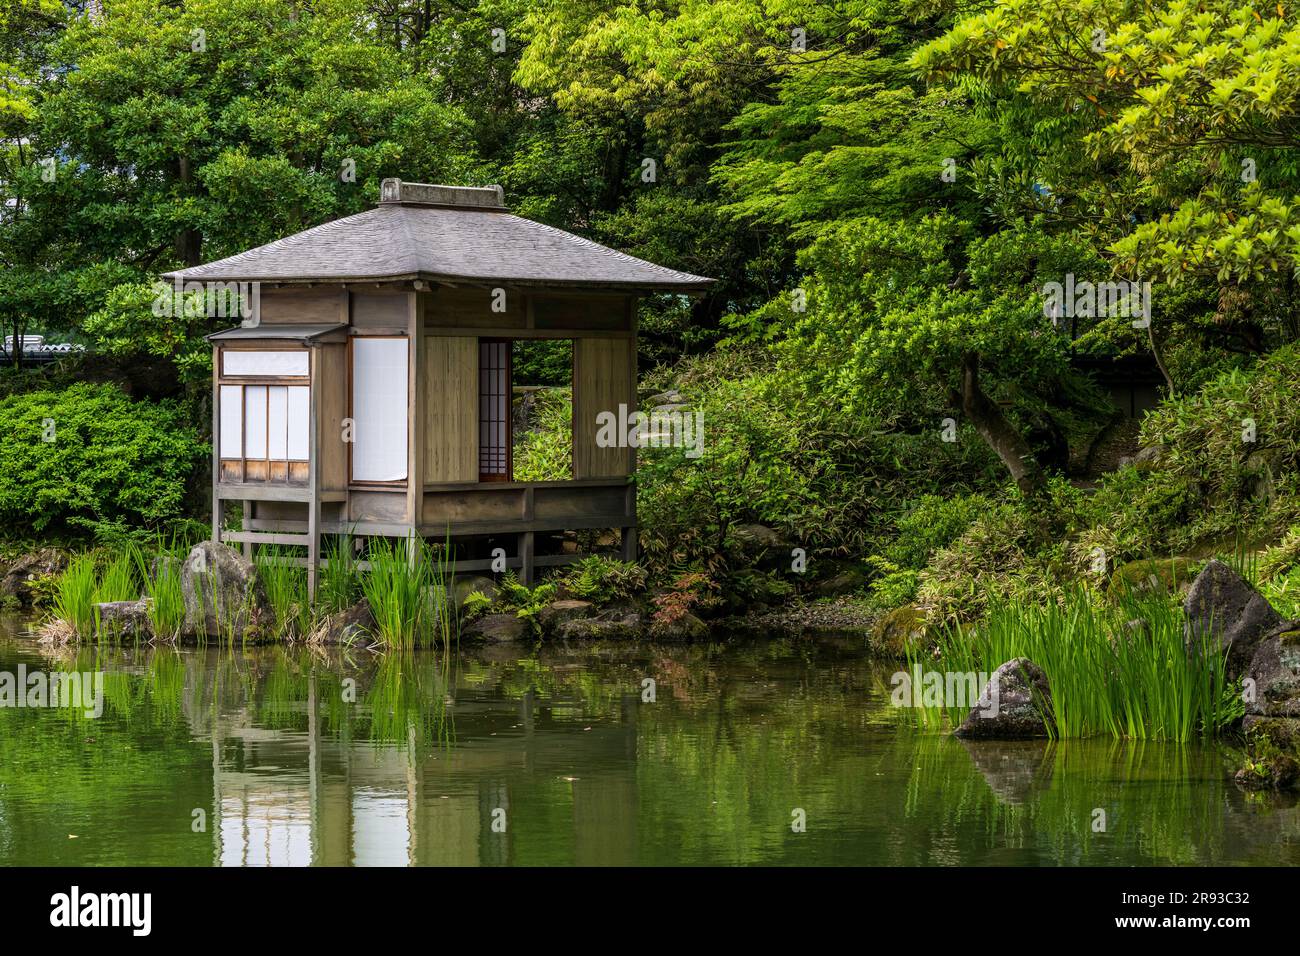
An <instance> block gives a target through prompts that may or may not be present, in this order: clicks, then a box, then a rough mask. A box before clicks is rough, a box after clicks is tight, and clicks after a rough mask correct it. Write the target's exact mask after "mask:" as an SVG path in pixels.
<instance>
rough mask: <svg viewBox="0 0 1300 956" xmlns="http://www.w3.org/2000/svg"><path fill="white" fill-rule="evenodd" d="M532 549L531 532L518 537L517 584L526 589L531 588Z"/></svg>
mask: <svg viewBox="0 0 1300 956" xmlns="http://www.w3.org/2000/svg"><path fill="white" fill-rule="evenodd" d="M533 547H534V541H533V532H531V531H525V532H523V533H522V534H520V535H519V583H520V584H523V585H525V586H526V587H532V586H533Z"/></svg>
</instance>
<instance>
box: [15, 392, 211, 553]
mask: <svg viewBox="0 0 1300 956" xmlns="http://www.w3.org/2000/svg"><path fill="white" fill-rule="evenodd" d="M207 454H208V447H207V445H205V444H204V443H203V442H202V440H201V436H200V432H199V429H198V428H197V427H196V425H195V423H194V422H193V421H192V418H191V416H190V415H189V414H188V413H187V412H186V411H185V410H184V409H183V407H182V406H181V405H180V404H178V403H175V402H148V401H138V402H133V401H131V399H129V398H128V397H127V396H126V395H125V394H123V392H122V391H121V390H120V389H119V388H117V387H116V386H114V385H106V384H101V385H92V384H88V383H79V384H76V385H73V386H71V387H70V388H66V389H62V390H58V391H53V390H50V391H39V392H28V393H26V394H19V395H11V396H9V397H7V398H3V399H0V526H3V529H4V531H3V533H4V534H6V535H9V536H11V537H12V536H21V535H23V534H25V533H32V532H41V533H48V532H51V531H59V530H62V531H86V530H93V529H94V528H96V527H97V526H99V525H100V524H103V523H111V524H127V525H134V526H144V527H159V526H163V525H166V524H168V523H169V522H172V521H174V520H176V519H178V518H181V517H183V515H184V503H185V493H186V488H187V485H188V482H189V480H190V477H191V475H192V474H193V472H194V469H195V467H196V466H198V465H199V463H200V462H201V461H202V460H203V459H204V458H205V456H206V455H207Z"/></svg>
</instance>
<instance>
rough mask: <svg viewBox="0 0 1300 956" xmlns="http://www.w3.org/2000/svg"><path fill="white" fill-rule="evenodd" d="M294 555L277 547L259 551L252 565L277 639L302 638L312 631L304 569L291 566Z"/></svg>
mask: <svg viewBox="0 0 1300 956" xmlns="http://www.w3.org/2000/svg"><path fill="white" fill-rule="evenodd" d="M293 558H294V555H293V554H292V553H290V552H289V551H287V550H286V549H284V548H281V547H278V546H271V547H264V548H259V549H258V551H257V555H256V556H255V558H254V559H253V563H254V565H255V566H256V568H257V576H258V579H259V580H260V581H261V582H262V587H263V589H264V590H265V591H266V599H267V601H268V602H270V605H271V610H272V611H274V612H275V638H276V639H277V640H286V639H292V638H295V637H305V636H306V635H307V634H309V633H310V632H311V627H312V608H311V596H310V594H309V593H308V590H307V569H306V568H300V567H298V566H297V565H295V564H294V563H293Z"/></svg>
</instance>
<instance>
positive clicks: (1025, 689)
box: [953, 657, 1054, 740]
mask: <svg viewBox="0 0 1300 956" xmlns="http://www.w3.org/2000/svg"><path fill="white" fill-rule="evenodd" d="M1053 719H1054V718H1053V711H1052V689H1051V686H1050V685H1049V684H1048V682H1047V675H1046V674H1044V673H1043V669H1042V668H1041V667H1039V666H1038V665H1037V664H1035V663H1034V662H1033V661H1031V660H1030V659H1029V658H1027V657H1017V658H1015V659H1013V660H1009V661H1007V662H1006V663H1005V664H1003V665H1002V666H1001V667H999V668H998V669H997V670H995V671H994V672H993V673H992V674H991V675H990V676H989V680H988V683H987V684H985V685H984V689H983V690H982V691H981V692H980V696H979V700H978V701H976V702H975V706H974V707H972V708H971V710H970V713H969V714H967V715H966V719H965V720H964V721H962V725H961V726H960V727H958V728H957V729H956V730H954V731H953V733H954V734H955V735H956V736H958V737H964V738H967V739H969V740H979V739H983V740H1016V739H1020V738H1025V737H1046V736H1047V726H1048V722H1049V721H1051V720H1053Z"/></svg>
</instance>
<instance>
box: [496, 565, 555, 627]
mask: <svg viewBox="0 0 1300 956" xmlns="http://www.w3.org/2000/svg"><path fill="white" fill-rule="evenodd" d="M559 589H560V587H559V584H558V583H556V582H555V581H544V582H542V583H541V584H538V585H535V586H534V587H531V588H530V587H528V585H526V584H523V583H521V582H520V580H519V579H518V578H517V577H515V573H514V572H513V571H508V572H506V573H505V574H504V575H502V577H501V582H500V585H499V587H498V589H497V599H496V603H498V604H500V605H501V606H502V607H503V608H505V609H507V610H513V611H514V612H515V615H516V616H517V617H519V618H522V619H523V620H524V621H525V622H526V623H527V624H528V627H529V629H530V630H531V631H532V632H533V634H534V635H538V636H540V635H541V633H542V625H541V622H540V621H539V620H538V614H539V613H540V612H541V610H542V608H544V607H546V605H548V604H550V603H551V602H552V601H553V600H555V595H556V594H557V593H558V591H559Z"/></svg>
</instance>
